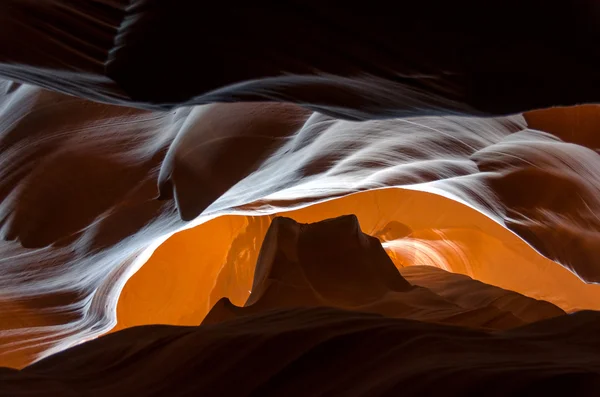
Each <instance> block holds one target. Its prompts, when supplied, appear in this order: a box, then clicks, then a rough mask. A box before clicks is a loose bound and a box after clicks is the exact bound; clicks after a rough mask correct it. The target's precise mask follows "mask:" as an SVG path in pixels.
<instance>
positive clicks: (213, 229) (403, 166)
mask: <svg viewBox="0 0 600 397" xmlns="http://www.w3.org/2000/svg"><path fill="white" fill-rule="evenodd" d="M0 92H2V93H3V95H2V97H1V98H2V107H1V114H0V120H2V123H1V125H0V126H1V136H0V161H1V164H2V167H1V172H2V178H1V185H0V193H1V198H2V204H1V206H0V212H1V214H2V227H1V229H0V232H1V233H2V235H3V237H4V239H5V240H6V241H4V242H3V243H2V244H1V245H0V249H1V250H2V273H1V274H0V308H1V312H2V313H3V321H2V323H1V328H2V332H1V334H0V340H1V345H2V350H1V351H0V360H1V361H0V362H1V363H2V365H5V366H11V367H23V366H25V365H27V364H28V363H30V362H32V361H33V360H35V359H36V358H38V357H40V355H41V356H45V355H48V354H51V353H53V352H56V351H59V350H62V349H64V348H66V347H68V346H71V345H73V344H77V343H80V342H81V341H84V340H87V339H91V338H94V337H96V336H98V335H101V334H102V333H105V332H107V331H109V330H110V329H111V328H113V327H114V326H115V324H117V314H118V322H119V324H118V325H117V328H116V329H119V328H122V327H126V326H131V325H140V324H150V323H169V324H181V325H184V324H185V325H193V324H194V325H195V324H199V323H200V322H201V321H202V319H203V318H204V316H205V315H206V313H207V312H208V310H209V309H210V307H211V306H212V304H214V303H215V302H217V301H218V300H219V299H220V298H222V297H229V298H230V299H231V300H232V302H233V303H235V304H237V305H243V303H244V302H245V299H246V298H247V297H248V294H249V290H250V289H251V285H252V277H253V272H254V266H253V265H254V263H255V259H253V258H255V256H256V255H257V253H258V248H259V247H260V245H261V243H262V238H263V237H264V234H265V233H266V230H267V228H268V227H269V223H270V218H269V214H276V213H281V214H285V215H286V216H289V217H292V218H294V219H296V220H298V221H300V222H315V221H318V220H321V219H324V218H328V217H335V216H339V215H343V214H349V213H355V214H357V216H358V218H359V219H360V222H361V224H362V225H363V228H364V230H365V231H366V232H367V233H368V234H372V235H375V236H378V237H379V238H380V239H381V240H382V241H384V247H385V248H386V250H387V252H388V253H389V255H390V256H391V258H392V260H393V261H394V263H395V264H396V266H397V267H403V266H410V265H423V264H435V265H437V266H440V267H442V268H444V269H446V270H451V271H454V272H458V273H463V274H465V275H468V276H470V277H473V278H475V279H478V280H480V281H482V282H485V283H488V284H492V285H497V286H499V287H501V288H504V289H507V290H512V291H516V292H518V293H521V294H524V295H526V296H529V297H532V298H536V299H542V300H547V301H550V302H552V303H554V304H556V305H557V306H559V307H560V308H562V309H564V310H566V311H573V310H581V309H598V302H599V300H598V296H599V294H600V292H599V290H598V287H597V286H596V285H593V284H585V282H592V283H593V282H596V281H598V278H599V276H598V274H599V273H598V272H599V270H598V269H600V265H599V264H598V263H597V259H596V258H597V255H596V251H597V246H598V244H597V243H596V240H597V234H598V232H597V231H598V219H597V218H596V216H595V209H596V208H598V205H599V204H598V196H597V195H596V194H595V192H596V190H597V189H598V186H599V182H598V175H599V174H598V172H597V166H596V164H597V162H598V155H597V153H596V151H595V150H596V145H595V140H594V135H593V131H594V129H595V126H596V125H597V124H595V123H594V122H593V120H594V119H593V117H594V115H596V114H598V113H597V112H598V107H596V106H590V107H584V108H581V107H579V108H571V109H564V110H551V111H549V113H548V112H546V113H544V112H541V113H534V114H530V115H528V116H527V117H528V118H531V122H532V123H534V125H535V123H538V124H539V125H542V126H543V123H544V122H546V123H550V124H551V125H552V126H553V128H554V129H549V130H550V132H551V133H547V132H542V131H539V130H534V129H528V128H527V124H526V123H527V121H526V119H525V118H523V117H522V116H511V117H501V118H474V117H458V116H452V117H450V116H448V117H439V116H435V117H434V116H432V117H420V118H411V119H388V120H380V121H367V122H350V121H341V120H336V119H333V118H331V117H330V116H325V115H322V114H319V113H311V112H307V111H306V110H305V109H303V108H299V107H296V106H294V105H285V104H257V103H247V104H243V103H240V104H216V105H210V106H198V107H188V108H181V109H178V110H176V111H172V112H148V111H141V110H134V109H129V108H123V107H116V106H111V105H102V104H97V103H93V102H89V101H87V100H84V99H78V98H74V97H70V96H65V95H63V94H58V93H52V92H49V91H45V90H43V89H40V88H35V87H32V86H28V85H19V84H16V83H11V82H3V83H2V84H1V86H0ZM556 120H567V121H568V120H586V121H581V123H580V124H576V123H572V122H567V121H564V124H565V125H568V126H569V128H568V129H565V128H561V123H560V122H558V121H556ZM384 187H393V189H381V188H384ZM357 192H362V193H357ZM351 193H354V194H352V195H350V196H348V197H344V198H339V197H341V196H345V195H349V194H351ZM567 193H568V194H567ZM157 197H159V198H160V199H159V200H157ZM333 198H337V199H336V200H334V201H331V199H333ZM328 200H329V201H328ZM318 202H322V204H319V205H318V206H309V205H311V204H315V203H318ZM227 214H231V215H229V216H223V215H227ZM182 218H183V221H182ZM192 219H194V221H193V222H191V223H186V222H185V221H188V220H192ZM197 225H199V226H197ZM194 226H197V227H195V228H192V227H194ZM185 228H188V230H186V231H185V232H183V233H180V234H177V235H175V236H174V237H173V238H172V239H170V240H169V241H168V242H167V243H166V244H165V245H164V246H161V247H160V248H159V249H158V250H157V251H156V253H155V254H154V256H152V258H151V259H150V261H149V262H148V263H147V264H146V266H144V267H143V268H142V270H141V271H140V272H139V273H138V274H136V275H135V277H134V278H132V279H131V281H130V283H129V284H128V286H127V287H126V288H125V290H124V291H123V294H121V291H122V290H123V288H124V286H125V283H126V282H127V280H128V279H129V278H130V277H131V276H132V275H133V274H134V273H135V272H136V271H137V270H138V269H139V268H140V266H141V265H142V264H143V263H144V262H145V261H146V260H147V259H148V258H149V257H150V256H151V255H152V253H153V251H154V250H155V249H156V247H158V246H159V245H160V244H161V243H162V242H163V241H165V240H166V239H167V238H169V236H170V235H171V234H173V233H174V232H176V231H178V230H182V229H185ZM525 241H527V243H526V242H525ZM247 243H249V244H250V245H248V246H247V245H246V244H247ZM230 246H231V247H230ZM246 247H248V248H246ZM532 247H533V248H534V249H535V250H537V252H536V251H534V250H533V249H532ZM230 248H231V249H230ZM540 253H541V254H543V255H545V257H544V256H542V255H540ZM576 275H577V276H579V278H578V277H577V276H576ZM140 280H141V282H140ZM120 296H121V298H119V297H120ZM119 299H120V301H119ZM118 302H119V303H118Z"/></svg>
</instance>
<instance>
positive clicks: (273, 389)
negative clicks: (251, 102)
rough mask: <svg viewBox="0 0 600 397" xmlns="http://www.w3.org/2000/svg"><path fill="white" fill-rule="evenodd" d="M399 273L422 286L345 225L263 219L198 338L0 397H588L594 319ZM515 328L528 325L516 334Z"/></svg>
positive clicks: (128, 335)
mask: <svg viewBox="0 0 600 397" xmlns="http://www.w3.org/2000/svg"><path fill="white" fill-rule="evenodd" d="M404 270H405V271H407V272H406V274H408V275H409V278H410V279H413V280H421V281H423V282H424V283H426V284H428V286H429V288H425V287H422V286H416V285H412V284H411V283H410V282H409V281H407V279H405V278H404V277H403V276H402V275H401V274H400V273H398V272H397V270H396V268H395V267H394V265H393V263H392V261H391V260H390V258H389V257H388V256H387V255H386V254H385V251H384V250H383V247H382V246H381V243H380V242H379V241H378V240H377V239H376V238H374V237H371V236H368V235H366V234H364V233H362V232H361V230H360V226H359V224H358V221H357V218H356V217H355V216H343V217H339V218H336V219H330V220H325V221H322V222H319V223H316V224H309V225H307V224H298V223H296V222H295V221H293V220H291V219H289V218H275V219H274V221H273V223H272V224H271V226H270V228H269V230H268V232H267V235H266V238H265V240H264V243H263V245H262V248H261V251H260V254H259V259H258V262H257V265H256V272H255V275H254V283H253V292H252V294H251V295H250V297H249V299H248V301H247V302H246V304H245V305H244V307H237V306H235V305H232V304H231V302H230V301H229V300H227V299H223V300H220V301H219V302H217V304H216V305H215V306H214V307H213V309H212V310H211V312H210V313H209V315H208V316H207V317H206V319H205V321H204V323H203V324H202V325H200V326H193V327H176V326H159V325H147V326H141V327H134V328H129V329H126V330H122V331H119V332H116V333H113V334H111V335H107V336H104V337H100V338H98V339H96V340H93V341H90V342H87V343H84V344H82V345H79V346H76V347H73V348H71V349H68V350H66V351H63V352H61V353H58V354H55V355H53V356H51V357H48V358H46V359H44V360H41V361H39V362H37V363H35V364H33V365H31V366H29V367H26V368H25V369H23V370H21V371H16V370H11V369H0V392H2V393H4V394H7V395H12V396H16V397H19V396H46V395H57V394H60V395H77V394H82V393H83V394H85V395H88V396H96V395H97V396H101V395H107V394H109V395H113V396H121V395H128V394H131V393H135V394H136V395H139V396H159V395H165V394H169V395H174V396H179V395H182V396H183V395H190V394H201V395H208V396H212V395H214V396H221V395H240V396H271V395H272V396H279V395H298V396H305V395H323V394H336V395H337V394H344V395H349V396H362V395H377V396H379V395H381V396H383V395H390V394H397V393H401V394H402V395H409V396H411V395H415V396H418V395H427V394H431V393H434V392H439V391H440V390H444V394H445V395H450V396H465V395H481V394H486V395H498V396H512V395H514V396H520V395H529V394H535V393H550V392H552V393H557V392H558V393H562V392H575V393H577V395H582V396H588V395H589V396H593V395H595V394H596V393H597V388H598V387H599V386H600V344H599V343H598V341H597V338H596V335H597V333H598V332H599V331H600V328H599V326H600V317H599V314H598V312H592V311H582V312H578V313H576V314H572V315H565V314H564V313H562V312H561V311H560V309H558V308H556V307H555V306H553V305H551V304H549V303H547V302H539V301H534V300H531V299H529V298H526V297H523V296H520V295H518V294H515V293H512V292H510V291H503V290H500V289H499V288H497V287H493V286H489V285H482V283H479V282H477V281H474V280H471V279H469V278H467V277H464V276H460V275H454V274H452V273H448V272H445V271H443V270H440V269H436V268H432V267H427V266H417V267H412V268H406V269H404ZM443 283H446V286H444V287H441V288H440V285H441V284H443ZM464 283H470V284H479V286H475V288H472V289H471V291H473V292H474V291H477V292H479V294H480V296H481V295H487V298H492V297H493V296H494V295H495V299H491V300H489V299H487V302H485V301H486V299H484V300H481V299H476V298H475V297H474V296H471V297H465V296H461V295H458V296H457V295H454V294H453V288H447V286H448V285H453V286H454V288H456V287H457V286H458V285H459V284H464ZM430 288H431V289H430ZM434 290H438V291H440V294H438V293H436V292H434ZM442 295H445V296H442ZM465 298H468V299H466V300H465ZM459 301H462V303H461V304H460V305H459V304H458V303H459ZM513 310H514V313H513ZM527 317H528V319H526V318H527ZM540 320H541V321H540ZM527 322H532V323H531V324H528V325H525V326H524V325H523V323H527ZM440 323H451V324H454V325H455V326H448V325H444V324H440ZM490 328H492V329H493V328H496V329H504V330H503V331H492V330H490ZM506 329H508V330H506ZM149 375H151V376H149Z"/></svg>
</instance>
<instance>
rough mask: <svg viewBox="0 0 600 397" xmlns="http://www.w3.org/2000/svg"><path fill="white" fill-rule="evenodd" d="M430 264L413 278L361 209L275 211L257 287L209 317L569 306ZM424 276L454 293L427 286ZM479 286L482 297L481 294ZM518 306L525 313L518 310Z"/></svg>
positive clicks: (492, 320)
mask: <svg viewBox="0 0 600 397" xmlns="http://www.w3.org/2000/svg"><path fill="white" fill-rule="evenodd" d="M428 268H430V267H429V266H417V267H414V268H406V269H404V270H408V269H416V270H417V271H416V272H415V271H412V272H410V271H409V272H407V273H408V274H410V275H411V276H412V277H411V278H413V279H414V283H413V284H412V285H411V284H410V283H409V282H408V281H407V280H405V279H404V278H403V277H402V276H401V274H400V273H398V270H397V269H396V267H395V266H394V263H393V262H392V261H391V260H390V258H389V257H388V255H387V254H386V253H385V250H384V249H383V247H382V246H381V243H380V242H379V240H378V239H376V238H375V237H371V236H369V235H367V234H364V233H363V232H362V231H361V230H360V225H359V223H358V219H357V218H356V216H354V215H346V216H341V217H338V218H334V219H328V220H324V221H321V222H318V223H313V224H298V223H297V222H295V221H294V220H292V219H289V218H275V219H274V221H273V223H271V226H270V227H269V230H268V232H267V234H266V236H265V239H264V241H263V245H262V248H261V250H260V254H259V256H258V261H257V263H256V270H255V273H254V282H253V284H252V292H251V294H250V296H249V297H248V300H247V301H246V303H245V305H244V307H242V308H240V307H237V306H235V305H233V304H231V301H230V300H229V299H228V298H223V299H222V300H219V301H218V302H217V303H216V304H215V305H214V306H213V308H212V309H211V311H210V312H209V313H208V315H207V316H206V318H205V319H204V321H203V322H202V324H203V325H204V324H215V323H219V322H222V321H225V320H229V319H231V318H236V317H239V316H247V315H250V314H253V313H258V312H264V311H268V310H273V309H285V308H295V307H335V308H341V309H345V310H354V311H359V312H370V313H378V314H381V315H384V316H386V317H397V318H408V319H415V320H420V321H431V322H437V323H448V324H455V325H463V326H468V327H484V328H498V329H504V328H512V327H516V326H518V325H523V324H524V323H526V322H534V321H539V320H542V319H545V318H548V317H554V316H558V315H561V314H564V312H563V311H562V310H560V309H559V308H558V307H556V306H554V305H552V304H549V303H547V302H541V301H536V300H534V299H530V298H526V297H524V296H522V295H519V294H516V293H510V292H509V291H504V290H501V289H499V288H496V287H492V286H487V285H485V284H483V283H478V282H476V281H473V280H472V279H470V278H468V277H463V280H461V281H462V282H463V284H462V285H461V283H460V281H458V280H457V278H458V277H460V276H457V275H451V274H450V273H447V272H445V271H442V270H438V272H439V273H438V274H437V276H438V277H439V279H441V280H439V279H438V280H435V277H431V271H428ZM421 280H423V281H424V282H425V283H426V284H431V285H432V286H434V287H436V289H437V290H439V291H440V293H441V294H445V295H446V297H449V298H453V299H445V297H442V296H441V295H438V294H436V293H434V292H433V291H432V290H430V289H428V288H422V287H420V286H419V285H420V282H421ZM436 281H437V282H436ZM457 290H458V291H457ZM478 293H479V294H480V295H481V298H482V299H479V300H477V299H475V297H476V296H477V294H478ZM468 294H472V295H471V296H470V297H469V296H467V295H468ZM459 299H464V300H465V301H466V302H468V303H464V302H463V303H462V304H461V305H458V304H456V303H455V302H454V301H455V300H459ZM503 301H507V302H511V303H512V304H503V303H502V302H503ZM501 307H503V308H508V309H509V310H507V311H504V310H501V309H500V308H501ZM511 309H512V310H514V311H515V312H517V311H518V312H519V313H523V314H521V315H520V316H519V317H517V316H516V315H515V313H513V312H512V310H511ZM527 313H529V315H530V316H529V317H528V315H527ZM525 318H527V320H525V321H524V319H525Z"/></svg>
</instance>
